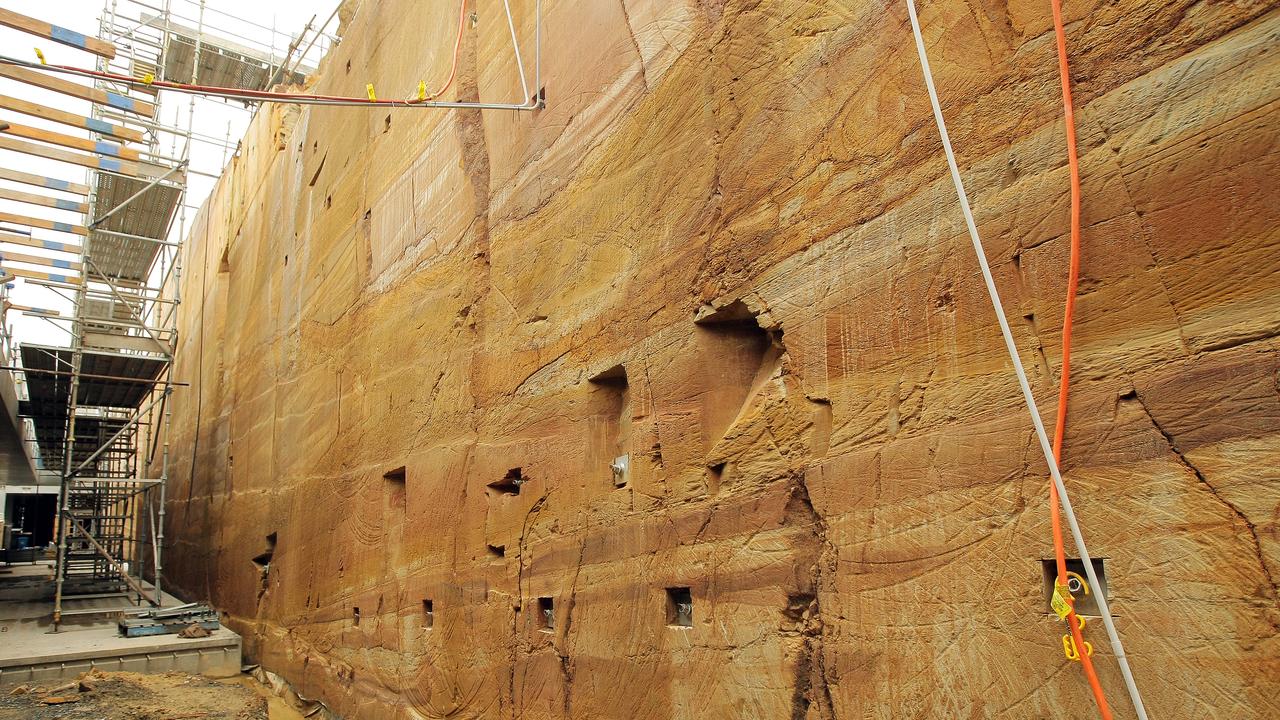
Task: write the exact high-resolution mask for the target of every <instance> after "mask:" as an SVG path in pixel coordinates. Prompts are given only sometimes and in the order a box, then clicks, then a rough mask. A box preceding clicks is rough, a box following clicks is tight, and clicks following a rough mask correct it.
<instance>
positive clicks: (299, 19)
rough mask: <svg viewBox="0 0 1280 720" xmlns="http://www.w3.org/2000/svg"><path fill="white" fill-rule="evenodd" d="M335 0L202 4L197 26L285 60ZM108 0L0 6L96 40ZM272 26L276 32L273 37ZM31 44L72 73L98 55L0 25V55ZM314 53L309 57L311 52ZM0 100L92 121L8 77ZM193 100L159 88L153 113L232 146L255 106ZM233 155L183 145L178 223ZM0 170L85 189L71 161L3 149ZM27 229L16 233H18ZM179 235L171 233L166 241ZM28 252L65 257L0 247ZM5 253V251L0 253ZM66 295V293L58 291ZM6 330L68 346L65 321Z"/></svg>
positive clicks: (0, 0) (181, 3)
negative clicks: (184, 177)
mask: <svg viewBox="0 0 1280 720" xmlns="http://www.w3.org/2000/svg"><path fill="white" fill-rule="evenodd" d="M144 1H145V2H147V4H148V5H152V6H160V5H161V4H162V3H163V2H164V0H144ZM171 2H172V12H173V13H174V15H175V18H174V22H175V23H180V24H183V25H187V26H190V27H195V26H196V25H197V24H198V20H199V14H200V7H199V0H171ZM337 2H338V0H285V1H283V2H281V1H275V2H262V0H206V3H205V10H204V24H205V27H206V32H207V33H211V34H217V35H220V36H222V37H226V38H228V39H230V40H232V41H234V42H237V43H239V44H242V45H261V46H264V47H268V48H269V47H270V46H271V44H272V43H273V42H274V45H275V53H276V55H277V56H282V55H284V53H285V50H286V48H287V47H288V45H289V43H290V41H291V40H292V38H293V37H295V36H296V35H297V34H298V33H299V32H300V31H301V30H302V29H303V28H304V27H305V26H306V25H307V23H308V21H310V20H311V19H312V18H313V16H314V17H315V22H316V24H319V23H322V22H324V20H325V19H326V18H328V17H329V15H330V13H331V12H332V11H333V8H334V7H335V6H336V4H337ZM111 3H112V0H57V2H49V1H48V0H42V1H40V2H33V1H30V0H0V8H4V9H7V10H12V11H14V12H17V13H21V14H23V15H27V16H29V17H33V18H36V19H38V20H43V21H47V22H51V23H54V24H55V25H60V26H62V27H66V28H69V29H71V30H75V31H77V32H80V33H83V34H85V35H88V36H97V35H98V29H99V25H98V23H99V17H100V16H101V15H102V13H103V11H104V6H106V7H109V6H110V5H111ZM116 6H117V12H118V13H120V15H122V16H124V15H131V16H133V17H135V18H136V17H137V14H138V13H139V12H148V11H147V10H145V9H144V8H139V7H137V6H135V5H133V4H132V3H131V2H129V0H116ZM272 28H275V31H274V32H273V31H272ZM328 29H329V31H330V32H333V31H334V30H335V29H336V21H335V22H334V23H332V24H330V26H329V28H328ZM35 48H39V49H40V50H41V51H42V52H43V53H44V56H45V58H46V59H47V61H48V62H49V63H50V64H59V65H71V66H76V67H93V66H94V61H95V59H96V58H95V56H93V55H91V54H89V53H87V52H84V51H81V50H77V49H75V48H71V47H67V46H65V45H60V44H58V43H55V42H52V41H50V40H46V39H44V38H41V37H38V36H35V35H29V34H27V33H23V32H20V31H17V30H12V29H9V28H5V27H0V55H6V56H10V57H16V58H18V59H21V60H30V61H36V59H37V58H36V54H35ZM314 52H315V51H314V50H313V54H314ZM61 77H64V78H67V79H71V80H73V81H75V82H80V83H82V84H85V85H88V84H90V82H89V81H88V80H87V79H81V78H76V77H71V76H61ZM0 95H8V96H10V97H16V98H20V99H23V100H27V101H30V102H37V103H40V104H43V105H48V106H49V107H52V108H57V109H59V110H63V111H66V112H71V113H75V114H77V115H83V116H86V117H87V116H89V115H90V114H91V110H90V104H89V103H88V102H87V101H83V100H79V99H77V98H73V97H71V96H69V95H63V94H61V93H55V92H51V91H47V90H41V89H39V88H34V87H31V86H29V85H25V84H22V83H18V82H16V81H13V80H8V79H3V78H0ZM189 98H190V96H187V95H181V94H177V93H169V92H167V91H162V92H161V93H160V115H159V117H160V118H161V119H162V124H166V125H177V126H180V127H186V125H187V123H188V118H190V122H191V127H192V130H193V132H195V133H197V134H202V135H205V136H209V137H212V138H216V139H217V140H218V141H219V142H222V141H224V140H225V139H227V138H230V143H231V145H232V146H234V144H235V142H236V140H238V139H239V138H240V137H242V136H243V135H244V131H245V128H246V127H247V126H248V123H249V120H250V118H251V117H252V115H251V112H252V109H246V108H245V107H244V106H243V105H242V104H240V103H225V102H223V101H220V100H211V99H204V98H200V99H197V100H196V101H195V104H194V106H192V104H191V101H190V99H189ZM0 122H8V123H19V124H22V125H27V126H30V127H36V128H42V129H47V130H54V131H57V132H60V133H63V134H67V135H76V136H79V137H86V138H87V137H88V136H89V133H88V131H82V130H77V129H75V128H72V127H70V126H68V125H62V124H58V123H52V122H48V121H44V120H41V119H39V118H35V117H31V116H27V115H22V114H19V113H14V112H9V111H6V110H0ZM184 144H185V141H184V140H183V139H181V138H178V137H175V136H172V135H162V136H161V146H160V148H159V151H160V152H161V153H162V154H164V155H168V156H171V157H179V156H181V155H182V152H183V146H184ZM231 152H232V151H231V150H227V149H225V148H223V147H219V146H218V145H215V144H210V143H205V142H193V143H192V144H191V148H190V157H191V168H192V172H191V173H189V176H188V183H187V184H188V190H187V197H186V200H185V204H186V205H187V208H186V217H185V223H186V224H187V225H189V224H190V222H191V220H192V219H193V218H194V216H195V212H196V209H197V208H198V207H199V206H200V204H201V203H202V202H203V201H204V198H205V197H206V196H207V195H208V193H209V191H210V190H211V189H212V188H213V184H214V182H215V179H214V176H216V175H217V174H218V173H219V172H220V171H221V169H222V167H223V166H224V165H225V164H226V162H227V160H228V159H229V157H230V153H231ZM0 168H6V169H10V170H20V171H23V172H28V173H34V174H37V175H45V176H48V177H54V178H57V179H59V180H67V181H70V182H74V183H86V182H87V181H88V172H89V171H88V170H87V169H85V168H82V167H80V166H78V165H71V164H67V163H62V162H57V161H52V160H44V159H42V158H36V157H33V156H30V155H23V154H18V153H13V152H9V151H6V150H0ZM0 187H3V188H7V189H10V190H19V191H22V192H28V193H35V194H42V195H47V196H50V197H63V198H66V199H68V200H79V199H80V198H79V197H78V196H74V195H65V194H62V193H58V192H57V191H53V190H46V189H42V188H34V187H32V186H29V185H22V184H18V183H12V182H9V181H6V180H0ZM0 212H8V213H15V214H19V215H27V216H34V217H39V218H44V219H48V220H56V221H61V222H68V223H74V224H84V223H85V218H84V217H83V216H82V215H78V214H74V213H71V212H67V211H61V210H54V209H51V208H44V207H37V206H33V205H27V204H23V203H15V202H12V201H7V200H0ZM180 217H181V214H180ZM181 225H182V223H181V222H180V221H178V220H175V222H174V230H173V235H174V236H176V235H178V234H179V233H180V231H181V230H182V229H183V228H182V227H181ZM25 229H26V228H23V230H24V231H25ZM31 233H32V235H33V236H34V237H35V238H37V239H42V240H52V241H55V242H76V243H78V242H79V238H78V237H77V236H74V235H69V234H66V233H60V232H55V231H49V230H40V229H33V230H31ZM171 239H176V237H171ZM0 248H8V249H11V250H14V251H20V252H23V253H25V254H28V255H44V256H49V257H57V258H59V259H69V258H68V256H66V255H62V254H57V253H51V252H45V251H42V250H39V249H35V248H25V247H23V248H19V247H17V246H10V245H7V246H0ZM0 252H2V250H0ZM20 267H26V268H28V269H31V270H42V271H48V270H49V268H43V267H40V266H37V265H21V266H20ZM13 285H14V288H13V289H12V290H11V291H10V297H11V299H12V301H13V302H15V303H18V304H21V305H28V306H32V307H39V308H48V309H53V310H59V311H61V312H62V313H63V315H70V305H71V304H70V302H69V301H68V300H67V299H65V298H64V297H62V296H60V295H59V294H58V293H56V292H54V291H53V290H50V289H49V288H46V287H41V286H39V285H34V284H31V283H27V282H26V281H25V280H23V279H22V278H18V279H17V280H15V281H14V282H13ZM64 292H65V291H64ZM4 320H5V324H6V325H7V326H8V327H9V328H10V329H11V331H12V332H13V334H14V336H15V338H16V340H17V341H18V342H30V343H37V344H47V345H66V344H68V341H69V335H68V333H67V331H66V327H67V326H68V323H66V322H62V321H49V320H46V319H42V318H38V317H32V316H25V315H23V314H22V313H20V312H17V311H10V312H9V313H7V314H6V316H5V318H4Z"/></svg>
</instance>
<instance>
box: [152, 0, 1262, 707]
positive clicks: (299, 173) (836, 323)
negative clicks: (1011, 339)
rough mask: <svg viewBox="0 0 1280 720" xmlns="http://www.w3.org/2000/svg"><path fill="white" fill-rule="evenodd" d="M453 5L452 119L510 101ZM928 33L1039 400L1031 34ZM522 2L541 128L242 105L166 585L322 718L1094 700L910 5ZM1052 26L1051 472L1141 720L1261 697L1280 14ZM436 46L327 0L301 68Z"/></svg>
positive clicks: (493, 51)
mask: <svg viewBox="0 0 1280 720" xmlns="http://www.w3.org/2000/svg"><path fill="white" fill-rule="evenodd" d="M477 4H478V7H476V8H475V11H476V14H477V15H476V17H477V23H476V25H475V27H474V28H471V27H469V28H468V30H467V32H466V35H465V38H464V41H463V51H462V60H461V63H460V75H459V88H458V92H459V95H460V97H464V98H471V99H475V98H477V97H479V98H483V99H486V100H502V99H510V98H516V97H518V96H519V94H520V91H519V86H518V82H517V80H516V78H515V74H514V65H513V62H512V60H511V53H510V44H509V41H508V36H507V29H506V26H505V23H504V22H503V21H502V16H501V14H500V13H501V5H500V4H499V3H497V2H495V1H494V0H479V1H478V3H477ZM921 4H922V6H923V7H922V8H921V16H922V22H923V24H924V27H925V32H926V34H927V40H928V43H929V46H930V52H931V57H932V59H933V62H934V65H935V72H936V76H937V81H938V83H939V87H940V92H941V96H942V101H943V104H944V111H945V112H946V114H947V116H948V119H949V122H950V123H951V130H952V134H953V137H954V140H955V143H956V147H957V150H958V153H959V161H960V165H961V167H962V168H963V169H964V173H965V176H966V180H967V182H968V188H969V191H970V194H971V197H972V199H973V203H974V208H975V211H976V213H977V219H978V222H979V225H980V228H981V230H982V232H983V234H984V237H985V239H986V241H987V243H988V250H989V252H990V255H991V261H992V264H993V266H994V270H995V272H996V274H997V281H998V283H999V285H1000V287H1001V290H1002V292H1003V293H1004V298H1005V303H1006V306H1007V307H1008V308H1009V309H1010V313H1011V315H1012V318H1011V320H1012V321H1013V322H1014V325H1015V331H1016V333H1017V336H1018V342H1019V345H1020V349H1021V351H1022V353H1023V357H1024V358H1025V359H1026V362H1027V363H1028V371H1029V372H1030V373H1031V375H1032V377H1033V379H1034V382H1035V386H1036V390H1037V393H1038V395H1039V397H1040V399H1041V401H1042V403H1043V408H1042V409H1043V411H1044V412H1045V413H1046V416H1047V417H1051V416H1052V413H1053V411H1054V405H1053V399H1054V397H1055V396H1056V393H1055V388H1056V382H1057V372H1058V368H1059V360H1060V352H1059V343H1060V334H1059V333H1060V323H1061V312H1062V295H1063V292H1064V287H1065V276H1066V259H1067V241H1066V231H1067V222H1068V180H1067V171H1066V166H1065V152H1064V144H1063V127H1062V123H1061V121H1060V116H1061V105H1060V99H1059V95H1058V93H1059V90H1058V76H1057V70H1056V60H1055V55H1054V49H1053V33H1052V26H1051V20H1050V14H1049V5H1048V2H1047V0H1014V1H1013V2H1007V3H1006V2H989V1H987V0H981V1H979V2H959V0H930V1H927V2H923V3H921ZM444 5H448V3H445V4H444ZM513 5H514V8H513V9H514V10H515V11H516V15H517V18H516V19H517V22H518V25H519V29H520V34H521V36H522V38H524V39H525V41H526V42H525V45H524V49H525V51H526V57H528V55H529V54H531V48H532V32H533V21H532V2H531V0H514V1H513ZM544 5H545V8H544V12H545V27H544V39H545V42H544V49H543V61H544V74H543V84H544V85H545V86H546V93H547V102H548V106H547V108H546V109H544V110H541V111H539V112H535V113H530V114H517V113H514V112H479V111H436V110H394V111H390V112H385V111H384V112H378V111H370V110H366V109H359V108H354V109H353V108H344V109H334V108H312V109H306V108H304V109H302V110H301V111H300V112H299V110H298V109H297V108H280V107H275V108H271V109H270V110H269V111H263V112H262V113H260V114H259V117H258V118H257V120H256V121H255V123H254V125H253V127H252V129H251V131H250V134H249V136H248V137H247V138H246V140H245V144H244V150H243V152H242V153H241V155H240V156H239V157H238V158H237V159H236V160H235V161H234V162H233V163H232V165H231V167H230V168H229V169H228V172H227V173H226V175H225V176H224V177H223V179H222V181H221V182H220V184H219V186H218V188H217V190H216V192H215V194H214V196H213V197H212V198H211V199H210V201H209V203H208V204H207V206H206V207H205V209H204V211H203V212H202V213H201V215H200V217H199V220H198V222H197V224H196V226H195V229H194V232H193V233H192V236H191V240H190V242H189V243H188V246H187V249H186V265H185V267H184V274H183V292H184V300H185V302H184V304H183V306H182V323H181V325H182V330H183V336H182V337H183V339H182V343H181V349H180V355H179V361H178V373H177V375H178V377H179V378H180V379H183V380H190V381H193V382H194V383H195V384H194V386H193V387H191V388H190V389H188V390H184V391H182V392H181V394H179V395H178V396H177V399H176V401H175V403H174V406H175V428H176V430H175V434H174V437H173V438H172V458H173V481H172V483H171V487H170V490H169V502H168V513H169V514H168V525H167V528H168V530H167V532H168V540H169V543H170V547H169V550H168V555H167V558H168V561H167V563H166V564H167V567H166V570H167V572H168V577H169V581H170V582H172V583H175V584H176V585H177V587H178V588H179V589H181V590H182V591H184V592H186V593H187V594H189V595H190V596H191V597H192V598H201V597H204V598H209V599H211V600H212V601H213V602H214V603H216V604H217V605H218V606H219V607H220V608H222V609H224V610H225V611H226V612H227V613H228V623H229V624H230V625H231V626H232V627H233V628H235V629H236V630H238V631H241V632H243V633H244V634H245V635H246V642H247V648H248V651H249V652H250V654H251V655H252V656H253V657H255V658H257V659H259V660H260V661H261V662H262V663H264V664H265V665H266V666H267V667H269V668H270V669H272V670H275V671H277V672H279V673H281V674H283V675H284V676H285V677H286V678H288V680H289V681H290V682H292V683H293V684H294V686H295V687H296V689H297V690H298V691H299V692H300V693H302V694H303V695H306V696H311V697H317V698H322V699H323V700H324V702H325V703H327V704H328V705H329V707H331V708H333V709H334V710H335V711H336V712H338V713H340V714H341V715H343V716H345V717H350V718H389V717H396V718H416V717H423V718H444V717H450V718H513V717H518V718H528V719H536V718H564V717H573V718H655V719H656V718H713V717H714V718H788V717H789V718H864V717H865V718H908V717H920V718H924V717H938V718H943V717H945V718H958V717H997V716H999V717H1008V718H1024V717H1026V718H1030V717H1055V718H1090V717H1096V711H1095V710H1094V706H1093V701H1092V699H1091V697H1090V695H1089V692H1088V689H1087V686H1086V684H1085V682H1084V680H1083V677H1082V676H1081V674H1080V672H1079V669H1078V667H1077V666H1076V665H1074V664H1072V663H1068V662H1067V661H1066V660H1065V659H1064V657H1063V653H1062V648H1061V643H1060V636H1061V634H1062V632H1063V630H1062V626H1061V624H1060V623H1058V622H1057V621H1056V620H1055V619H1054V618H1052V616H1050V615H1048V614H1047V609H1046V607H1045V598H1044V592H1043V587H1042V566H1041V559H1042V558H1048V557H1051V555H1052V544H1051V539H1050V532H1049V524H1048V517H1047V513H1046V507H1045V506H1046V492H1047V484H1046V482H1047V481H1046V472H1045V467H1044V464H1043V461H1042V459H1041V458H1040V455H1039V450H1038V447H1037V445H1036V443H1035V440H1034V438H1033V435H1032V432H1031V429H1030V425H1029V423H1028V421H1027V419H1026V417H1025V411H1024V410H1023V408H1022V405H1021V399H1020V396H1019V393H1018V391H1017V387H1016V384H1015V381H1014V376H1013V373H1012V370H1011V367H1010V366H1009V363H1008V361H1007V359H1006V356H1005V352H1004V348H1003V345H1002V342H1001V340H1000V337H999V333H998V329H997V327H996V323H995V318H994V316H993V314H992V312H991V309H990V306H989V305H988V301H987V299H986V296H985V293H984V292H983V290H982V287H981V280H980V277H979V275H978V271H977V266H976V263H975V261H974V258H973V256H972V251H971V249H970V247H969V244H968V239H967V236H966V235H965V233H964V230H963V226H962V224H961V218H960V213H959V209H958V206H957V204H956V202H955V197H954V191H953V189H952V187H951V183H950V180H949V179H948V178H947V176H946V167H945V164H944V161H943V158H942V155H941V147H940V144H939V141H938V138H937V132H936V130H935V128H934V126H933V122H932V119H931V117H930V113H929V109H928V104H927V98H926V95H925V92H924V87H923V84H922V81H921V78H920V71H919V66H918V61H917V60H916V57H915V52H914V48H913V46H912V43H911V38H910V29H909V26H908V24H907V20H906V15H905V10H904V9H903V7H902V5H901V3H900V2H887V3H885V2H865V1H861V0H845V1H844V2H834V1H832V2H815V3H799V2H792V1H789V0H760V1H755V2H742V1H739V0H613V1H608V2H606V0H591V1H590V2H582V1H578V2H571V1H569V0H546V2H545V3H544ZM1067 5H1068V8H1067V11H1068V21H1069V27H1068V34H1069V43H1070V49H1071V56H1072V62H1073V70H1074V72H1075V80H1076V93H1077V107H1078V122H1079V130H1080V134H1081V144H1082V154H1083V157H1082V167H1083V177H1084V192H1085V203H1084V227H1085V230H1084V249H1083V278H1082V282H1081V288H1080V298H1079V304H1078V310H1077V321H1076V336H1075V337H1076V344H1075V354H1074V360H1075V364H1074V375H1073V380H1074V382H1073V395H1072V398H1071V404H1070V421H1069V425H1068V433H1067V441H1066V452H1065V459H1064V469H1065V471H1066V482H1067V484H1068V486H1069V487H1070V489H1071V492H1072V497H1073V499H1074V501H1075V504H1076V507H1077V509H1078V510H1079V512H1080V514H1081V516H1082V518H1083V524H1084V528H1085V532H1086V534H1087V536H1088V537H1089V538H1091V541H1092V542H1091V547H1092V550H1093V552H1094V554H1095V555H1097V556H1102V557H1105V558H1106V559H1107V560H1106V571H1107V575H1108V577H1109V578H1110V584H1111V587H1110V592H1111V599H1112V604H1113V607H1114V610H1115V612H1116V614H1117V615H1118V620H1117V622H1118V625H1119V628H1120V631H1121V632H1122V633H1123V635H1124V638H1125V641H1126V644H1127V649H1128V652H1129V654H1130V657H1131V660H1132V664H1133V667H1134V669H1135V672H1136V675H1137V679H1138V681H1139V683H1140V685H1141V687H1142V688H1143V690H1144V692H1145V693H1146V697H1147V702H1148V706H1149V708H1150V710H1151V712H1152V717H1158V718H1173V717H1223V718H1227V717H1230V718H1268V717H1277V716H1280V660H1278V657H1280V652H1278V651H1280V641H1278V640H1277V624H1278V623H1280V607H1278V605H1277V588H1276V581H1275V578H1276V576H1277V573H1280V534H1278V532H1280V531H1278V530H1277V523H1278V522H1280V520H1278V518H1280V471H1277V469H1276V468H1277V466H1278V465H1280V444H1278V443H1277V432H1278V430H1280V341H1278V340H1277V338H1276V334H1277V331H1278V330H1280V231H1278V230H1277V227H1280V191H1278V190H1277V187H1276V181H1277V178H1278V177H1280V172H1278V171H1280V143H1278V141H1280V122H1278V121H1280V80H1278V79H1280V56H1278V54H1277V52H1276V48H1277V47H1280V43H1277V39H1278V38H1280V11H1277V10H1276V9H1275V5H1276V3H1274V2H1267V1H1262V0H1256V1H1254V0H1235V1H1234V2H1192V1H1190V0H1156V1H1152V0H1116V1H1114V2H1099V1H1096V0H1095V1H1092V2H1089V1H1083V0H1082V1H1081V2H1075V1H1072V2H1069V3H1067ZM451 17H452V11H451V10H449V9H448V8H447V7H443V6H441V7H437V6H436V5H435V4H434V3H432V4H427V3H420V2H418V3H415V2H409V1H408V0H387V1H383V2H365V3H364V4H363V5H362V6H361V7H360V8H359V10H358V11H357V12H355V14H354V16H353V17H351V19H350V21H349V23H348V26H347V28H346V37H345V40H344V41H343V43H342V44H341V45H340V46H339V47H338V48H337V49H336V50H335V52H334V54H333V56H331V57H330V59H329V61H328V64H327V67H326V68H325V70H324V77H323V78H322V79H321V81H320V83H319V85H318V89H319V90H320V91H322V92H332V93H345V94H354V95H362V94H363V92H364V85H365V83H366V82H370V81H372V82H374V83H375V84H376V86H377V88H378V89H379V94H380V95H382V96H392V95H397V94H408V93H410V92H412V90H413V88H416V86H417V82H418V80H419V79H426V80H427V82H428V84H433V83H434V82H435V78H437V77H439V76H442V75H443V74H444V73H445V72H447V66H448V57H447V51H448V48H449V46H450V44H451V41H452V33H453V27H452V20H451ZM624 454H625V455H627V456H628V457H629V470H628V472H627V474H626V475H625V477H624V478H623V480H624V481H625V482H624V484H623V485H622V486H621V487H619V486H618V485H617V484H616V483H615V479H614V477H613V473H612V472H611V470H610V468H609V465H610V463H611V461H612V460H613V459H614V458H615V457H617V456H620V455H624ZM668 588H676V589H678V588H688V589H689V596H690V598H691V599H692V602H693V611H692V627H690V628H678V627H677V628H673V627H668V624H669V623H670V622H671V621H672V620H673V618H672V617H670V613H671V611H672V608H671V607H670V605H671V602H672V598H673V597H675V598H676V599H679V598H678V592H679V591H678V590H676V591H673V592H676V593H677V595H669V594H668V592H667V589H668ZM543 598H546V599H543ZM547 604H551V608H550V609H551V614H552V617H553V622H552V624H553V626H554V627H552V628H550V629H546V628H544V627H543V625H544V624H545V621H544V614H543V613H542V612H541V611H542V610H543V609H545V608H546V606H547ZM1086 633H1087V635H1088V636H1089V637H1090V638H1091V639H1092V641H1093V642H1094V644H1095V645H1096V646H1097V650H1098V651H1097V655H1096V657H1097V659H1098V665H1099V667H1100V669H1101V672H1102V679H1103V684H1104V685H1105V687H1106V688H1107V690H1108V692H1109V695H1110V697H1111V699H1112V703H1113V705H1114V706H1115V707H1116V709H1117V711H1118V714H1117V717H1129V716H1130V710H1129V706H1128V703H1127V701H1126V699H1125V696H1124V693H1123V688H1122V686H1121V683H1120V679H1119V674H1118V672H1117V670H1116V666H1115V663H1114V659H1113V658H1112V656H1111V651H1110V649H1109V648H1108V647H1107V644H1106V640H1105V635H1104V634H1103V632H1102V628H1101V626H1100V623H1094V624H1091V625H1090V627H1089V628H1088V630H1087V631H1086Z"/></svg>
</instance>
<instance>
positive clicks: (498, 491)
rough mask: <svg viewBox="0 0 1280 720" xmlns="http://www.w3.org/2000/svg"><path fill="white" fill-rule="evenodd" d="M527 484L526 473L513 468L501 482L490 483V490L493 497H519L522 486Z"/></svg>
mask: <svg viewBox="0 0 1280 720" xmlns="http://www.w3.org/2000/svg"><path fill="white" fill-rule="evenodd" d="M525 482H526V481H525V477H524V473H523V472H522V471H521V470H520V468H511V469H510V470H508V471H507V474H506V475H503V476H502V479H501V480H494V481H493V482H491V483H489V485H488V488H489V492H490V494H492V495H519V494H520V486H521V485H523V484H525Z"/></svg>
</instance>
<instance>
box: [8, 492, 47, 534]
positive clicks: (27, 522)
mask: <svg viewBox="0 0 1280 720" xmlns="http://www.w3.org/2000/svg"><path fill="white" fill-rule="evenodd" d="M9 497H10V502H11V503H12V505H11V507H12V510H11V511H10V513H9V520H10V521H11V522H12V523H13V527H14V529H15V530H17V529H19V528H20V529H21V530H22V531H23V532H27V533H31V547H45V546H46V545H48V544H49V543H51V542H53V532H54V530H53V520H54V514H55V513H56V512H57V509H58V496H57V495H55V494H52V493H50V494H47V495H26V494H24V495H10V496H9Z"/></svg>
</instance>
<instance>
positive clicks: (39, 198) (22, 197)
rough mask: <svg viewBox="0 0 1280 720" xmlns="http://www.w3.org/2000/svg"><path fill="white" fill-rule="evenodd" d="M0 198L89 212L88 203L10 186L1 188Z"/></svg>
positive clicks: (57, 208) (81, 212)
mask: <svg viewBox="0 0 1280 720" xmlns="http://www.w3.org/2000/svg"><path fill="white" fill-rule="evenodd" d="M0 200H12V201H14V202H20V203H26V204H28V205H39V206H41V207H48V208H54V209H55V210H67V211H69V212H75V213H80V214H81V215H83V214H84V213H87V212H89V204H88V203H83V202H79V201H77V200H64V199H62V198H55V197H49V196H48V195H37V194H36V193H29V192H22V191H21V190H10V189H9V188H0Z"/></svg>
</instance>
